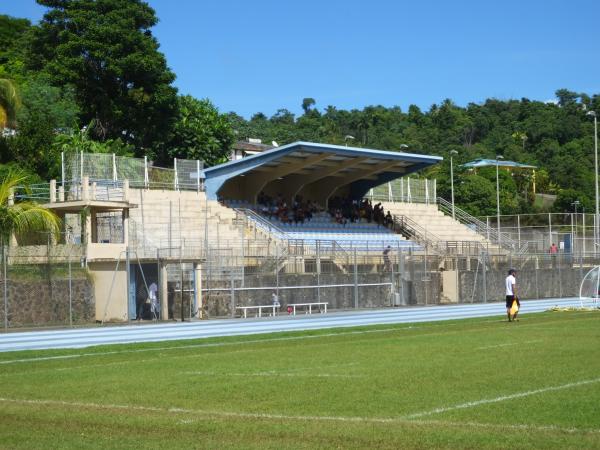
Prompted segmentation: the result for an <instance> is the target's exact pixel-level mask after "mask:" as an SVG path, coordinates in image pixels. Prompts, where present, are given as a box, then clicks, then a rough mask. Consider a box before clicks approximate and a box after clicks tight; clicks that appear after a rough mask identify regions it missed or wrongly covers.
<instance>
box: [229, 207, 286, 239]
mask: <svg viewBox="0 0 600 450" xmlns="http://www.w3.org/2000/svg"><path fill="white" fill-rule="evenodd" d="M234 211H235V212H236V214H237V216H238V217H236V219H239V216H240V215H242V218H244V217H245V218H246V219H249V220H247V221H246V225H248V224H250V223H251V226H254V227H256V228H258V229H260V230H262V231H264V232H266V233H267V234H269V235H272V236H273V237H275V238H276V239H281V240H288V237H287V234H286V232H285V231H283V230H282V229H281V228H279V227H278V226H276V225H274V224H273V223H272V222H270V221H268V220H267V219H265V218H264V217H262V216H261V215H260V214H257V213H256V212H254V211H252V210H251V209H248V208H234Z"/></svg>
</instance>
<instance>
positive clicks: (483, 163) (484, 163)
mask: <svg viewBox="0 0 600 450" xmlns="http://www.w3.org/2000/svg"><path fill="white" fill-rule="evenodd" d="M495 165H496V160H495V159H486V158H479V159H475V160H473V161H469V162H468V163H465V164H462V166H463V167H473V168H477V167H493V166H495ZM498 166H500V167H515V168H521V169H537V166H534V165H531V164H522V163H518V162H516V161H498Z"/></svg>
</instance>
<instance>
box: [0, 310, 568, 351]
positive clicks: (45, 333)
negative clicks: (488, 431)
mask: <svg viewBox="0 0 600 450" xmlns="http://www.w3.org/2000/svg"><path fill="white" fill-rule="evenodd" d="M556 305H558V306H561V307H565V306H579V299H576V298H571V299H544V300H527V301H525V300H524V301H522V302H521V312H522V313H523V314H526V313H533V312H540V311H545V310H547V309H549V308H551V307H553V306H556ZM505 314H506V309H505V307H504V303H486V304H463V305H448V306H420V307H404V308H388V309H376V310H359V311H345V312H332V313H328V314H313V315H298V316H279V317H275V318H272V317H271V318H261V319H226V320H225V319H223V320H207V321H192V322H184V323H174V322H171V323H156V324H147V323H145V324H134V325H119V326H105V327H98V328H79V329H61V330H40V331H27V332H10V333H2V334H0V352H7V351H16V350H42V349H60V348H82V347H90V346H94V345H106V344H127V343H134V342H160V341H173V340H179V339H202V338H211V337H220V336H240V335H251V334H261V333H276V332H283V331H301V330H318V329H323V328H338V327H357V326H363V325H381V324H395V323H411V322H430V321H439V320H451V319H464V318H471V317H489V316H498V315H505Z"/></svg>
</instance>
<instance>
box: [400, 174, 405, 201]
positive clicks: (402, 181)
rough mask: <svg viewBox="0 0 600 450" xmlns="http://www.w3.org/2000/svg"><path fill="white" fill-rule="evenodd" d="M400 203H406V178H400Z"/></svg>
mask: <svg viewBox="0 0 600 450" xmlns="http://www.w3.org/2000/svg"><path fill="white" fill-rule="evenodd" d="M400 201H401V202H404V178H400Z"/></svg>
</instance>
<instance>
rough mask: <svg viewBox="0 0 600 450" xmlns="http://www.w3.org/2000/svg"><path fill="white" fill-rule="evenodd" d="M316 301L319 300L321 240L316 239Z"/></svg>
mask: <svg viewBox="0 0 600 450" xmlns="http://www.w3.org/2000/svg"><path fill="white" fill-rule="evenodd" d="M317 301H318V302H320V301H321V241H317Z"/></svg>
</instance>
